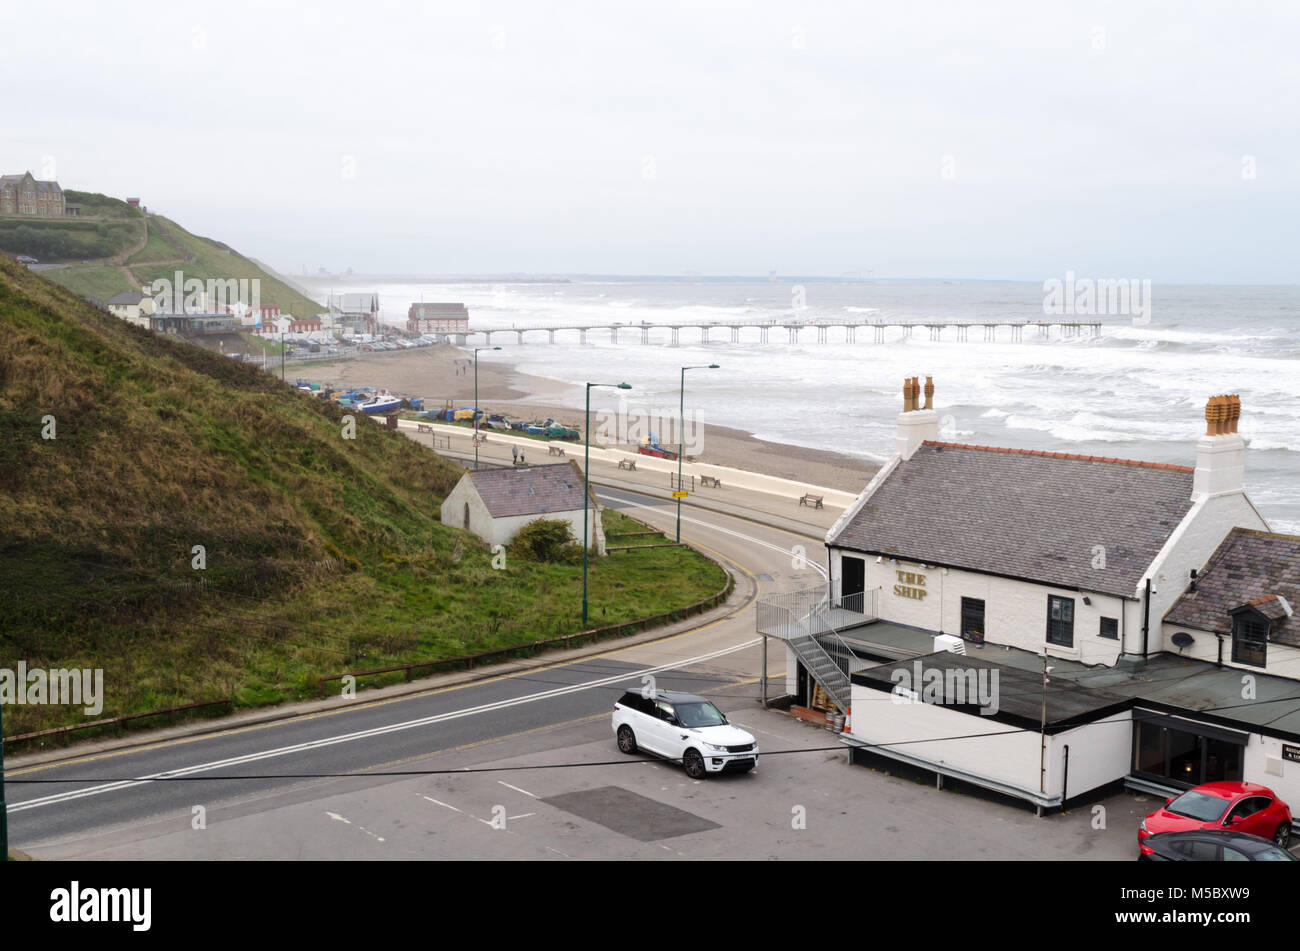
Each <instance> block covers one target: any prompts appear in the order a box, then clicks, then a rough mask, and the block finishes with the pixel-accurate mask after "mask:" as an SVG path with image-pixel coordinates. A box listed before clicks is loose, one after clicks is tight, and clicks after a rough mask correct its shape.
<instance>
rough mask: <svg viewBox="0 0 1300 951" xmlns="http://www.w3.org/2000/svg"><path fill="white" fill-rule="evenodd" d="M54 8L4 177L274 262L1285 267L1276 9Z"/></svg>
mask: <svg viewBox="0 0 1300 951" xmlns="http://www.w3.org/2000/svg"><path fill="white" fill-rule="evenodd" d="M58 11H59V15H58V16H57V17H55V18H53V19H51V18H45V17H42V18H40V19H39V21H24V20H22V19H21V18H20V19H19V20H12V19H10V20H9V21H7V26H6V29H5V30H4V32H3V34H0V82H3V88H5V89H8V90H10V91H11V92H12V91H18V92H19V93H20V94H18V95H13V94H11V95H9V96H6V97H5V104H4V107H3V118H0V172H3V173H11V172H15V171H24V170H28V169H30V170H31V171H32V172H34V173H35V174H36V175H37V177H38V178H41V177H55V178H57V179H58V181H59V182H60V183H61V184H62V185H63V186H64V187H65V188H74V189H80V190H88V191H99V192H104V193H106V194H110V195H114V196H117V197H126V196H139V197H140V198H141V199H142V200H143V202H144V204H145V205H147V206H148V207H149V209H150V210H151V211H156V212H159V213H162V214H165V215H167V216H169V217H171V218H173V219H175V220H176V221H178V222H179V223H180V224H182V225H183V226H185V227H186V228H188V229H189V230H191V231H194V232H196V233H199V234H203V235H206V236H210V237H215V238H218V239H220V240H222V241H225V242H226V243H228V244H230V245H232V246H233V247H235V248H237V249H238V250H240V251H241V252H243V253H244V254H247V255H249V256H252V257H256V258H258V259H259V260H262V261H265V262H266V263H268V264H271V265H273V266H274V267H277V268H278V269H280V270H282V271H284V272H286V273H288V274H301V273H302V269H303V268H304V267H306V268H309V269H310V270H312V271H315V270H316V269H317V268H320V267H324V268H327V269H330V270H336V271H342V270H343V269H346V268H352V269H354V270H355V271H356V272H358V273H369V274H503V273H531V274H559V273H587V274H664V275H676V274H684V273H699V274H718V275H741V274H746V275H766V274H768V272H769V271H775V272H777V273H778V274H784V275H825V276H842V275H852V276H861V277H876V278H925V277H944V278H983V279H991V280H992V279H1004V280H1028V281H1043V280H1046V279H1048V278H1050V277H1061V276H1063V275H1064V274H1065V272H1066V271H1067V270H1073V271H1074V272H1075V273H1076V274H1080V275H1088V276H1093V277H1097V278H1142V279H1151V280H1155V281H1163V282H1207V283H1271V284H1289V283H1296V282H1297V281H1300V254H1297V242H1296V238H1297V232H1298V231H1300V122H1297V121H1296V120H1297V116H1298V115H1300V56H1297V48H1298V47H1300V42H1298V41H1300V4H1297V3H1295V2H1293V0H1288V2H1277V3H1251V2H1236V3H1226V2H1225V3H1197V2H1184V3H1137V2H1121V3H1055V2H1053V3H1044V2H1024V3H1020V2H988V3H976V2H954V3H938V2H925V0H917V2H908V3H882V2H870V3H863V2H845V3H836V2H815V0H805V2H801V3H763V2H756V3H710V2H696V3H674V2H670V0H667V2H666V0H657V2H655V3H653V4H649V3H638V4H611V3H608V2H605V3H585V2H563V3H559V4H539V3H513V2H500V3H481V4H480V3H440V2H438V3H401V2H385V0H371V2H367V3H347V4H344V3H312V4H305V3H294V4H290V3H275V2H258V3H241V2H226V0H223V2H220V3H216V2H212V3H205V2H195V3H180V2H176V3H173V2H161V3H159V2H152V0H132V2H130V3H116V2H74V0H64V2H61V3H60V4H59V5H58ZM25 22H30V23H36V24H37V25H38V26H39V27H40V28H41V29H40V32H39V33H38V34H34V35H33V34H28V33H27V31H26V30H25V29H24V23H25ZM52 45H53V47H55V49H56V52H54V53H51V47H52Z"/></svg>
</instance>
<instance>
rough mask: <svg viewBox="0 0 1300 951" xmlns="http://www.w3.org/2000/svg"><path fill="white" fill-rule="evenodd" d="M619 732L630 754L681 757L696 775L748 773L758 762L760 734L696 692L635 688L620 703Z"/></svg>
mask: <svg viewBox="0 0 1300 951" xmlns="http://www.w3.org/2000/svg"><path fill="white" fill-rule="evenodd" d="M614 736H615V737H617V738H618V748H619V749H620V750H622V751H623V752H624V753H635V752H637V751H638V750H645V751H646V752H647V753H656V754H658V755H659V756H663V757H666V758H667V759H671V760H676V761H678V762H680V763H681V764H682V767H683V768H684V769H685V770H686V774H687V775H688V776H690V777H691V778H692V779H703V778H704V777H705V776H707V775H708V774H709V773H723V772H728V773H731V772H735V773H747V772H749V771H750V770H751V769H753V768H754V767H755V766H757V765H758V743H757V742H755V740H754V737H753V736H751V735H750V734H748V733H746V732H745V731H744V730H741V729H739V728H737V727H734V726H732V725H731V724H730V723H728V722H727V718H726V717H725V716H723V714H722V711H721V710H719V709H718V708H717V707H715V706H714V705H713V703H712V702H711V701H709V700H706V699H705V698H704V697H697V696H695V694H691V693H676V692H673V691H670V690H656V691H655V692H654V693H653V694H650V693H648V692H646V693H643V692H642V691H639V690H629V691H628V692H627V693H625V694H623V696H622V697H620V698H619V701H618V703H616V704H614Z"/></svg>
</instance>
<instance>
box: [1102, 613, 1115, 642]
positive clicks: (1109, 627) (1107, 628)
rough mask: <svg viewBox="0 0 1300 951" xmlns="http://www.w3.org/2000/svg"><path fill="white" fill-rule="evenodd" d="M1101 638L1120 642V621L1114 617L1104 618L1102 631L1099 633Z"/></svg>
mask: <svg viewBox="0 0 1300 951" xmlns="http://www.w3.org/2000/svg"><path fill="white" fill-rule="evenodd" d="M1097 633H1098V636H1100V637H1109V638H1110V639H1111V640H1115V641H1117V640H1119V621H1118V620H1117V619H1116V618H1113V617H1104V618H1102V619H1101V630H1099V631H1098V632H1097Z"/></svg>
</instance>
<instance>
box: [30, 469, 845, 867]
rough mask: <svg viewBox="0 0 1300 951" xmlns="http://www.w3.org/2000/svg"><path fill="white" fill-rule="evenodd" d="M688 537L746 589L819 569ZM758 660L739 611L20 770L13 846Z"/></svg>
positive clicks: (731, 674) (567, 718) (172, 816)
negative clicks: (457, 678)
mask: <svg viewBox="0 0 1300 951" xmlns="http://www.w3.org/2000/svg"><path fill="white" fill-rule="evenodd" d="M601 496H602V500H603V501H604V502H605V503H606V504H608V505H611V506H614V507H618V508H635V509H636V511H635V514H636V515H637V516H638V517H640V518H643V519H645V520H646V521H649V522H651V523H652V524H655V525H656V527H659V526H664V527H670V526H671V521H672V517H673V514H674V512H675V510H674V509H673V508H672V507H671V506H670V505H668V504H667V503H665V502H663V501H661V500H655V499H652V498H650V497H646V496H640V495H637V494H635V493H633V492H630V491H627V490H608V491H602V492H601ZM683 535H684V537H685V538H686V539H688V540H690V541H692V542H694V543H696V544H698V545H700V546H702V547H704V548H707V549H708V550H710V551H711V552H712V553H714V554H715V556H717V557H720V558H722V559H723V560H726V561H727V562H729V563H731V564H733V565H734V566H735V567H736V570H737V572H738V574H739V575H740V577H741V582H740V588H741V589H742V590H745V589H746V587H748V589H749V590H750V591H751V592H753V591H756V590H757V589H758V588H759V587H760V586H762V587H765V588H766V587H773V588H778V587H781V586H793V585H805V584H809V583H813V582H814V581H816V579H817V578H818V577H819V571H820V570H821V569H820V568H818V567H816V566H808V567H804V568H802V569H795V568H794V567H793V561H794V559H793V558H792V556H791V554H790V546H791V545H793V544H796V543H804V544H807V543H808V542H809V541H810V539H808V538H800V537H799V536H797V535H794V534H792V533H790V532H786V531H781V530H778V529H770V528H765V527H763V526H760V525H756V524H754V523H752V522H748V521H744V520H741V519H736V518H732V517H729V516H725V515H721V514H716V513H694V514H691V515H689V516H684V517H683ZM759 579H764V580H761V581H760V580H759ZM768 579H770V580H768ZM760 658H761V652H760V648H759V646H758V639H757V638H756V637H755V635H754V619H753V609H752V607H747V608H745V609H744V610H741V611H738V612H735V613H734V614H733V615H732V616H730V617H725V618H722V619H720V620H716V621H714V622H712V623H710V624H706V625H703V626H702V627H701V628H700V629H698V630H696V631H693V632H689V633H687V634H683V635H677V636H674V637H672V638H668V639H664V640H660V641H652V642H649V643H645V644H640V645H636V646H633V647H624V648H617V647H615V648H611V649H610V650H608V651H602V652H601V653H600V654H599V655H597V656H592V657H589V658H587V659H584V660H581V661H578V662H573V663H566V664H562V665H557V666H553V667H549V668H543V669H537V670H531V671H528V672H524V673H519V674H510V675H505V676H501V677H497V678H492V679H488V680H484V681H478V682H474V683H471V684H466V685H462V686H457V687H452V688H445V689H437V690H431V691H429V692H427V693H420V694H415V695H410V696H406V697H401V698H394V699H388V700H383V701H378V702H366V701H365V700H364V699H358V701H356V702H355V703H354V704H349V705H347V706H344V707H339V708H335V709H332V710H329V711H326V712H320V713H315V714H312V715H308V716H302V717H297V718H294V719H290V720H287V721H276V722H273V723H267V724H260V725H255V726H249V727H245V728H239V729H232V730H228V731H224V732H220V733H215V734H207V735H200V736H194V737H188V738H184V739H177V740H169V741H165V742H160V743H159V744H157V745H154V746H147V747H143V748H135V749H128V750H121V751H115V752H108V753H102V754H98V755H93V756H86V757H80V758H76V759H73V760H69V761H63V762H59V763H57V764H50V765H45V766H33V767H27V768H23V767H22V766H18V767H17V768H14V769H11V770H10V771H9V774H8V779H9V784H8V792H7V795H8V800H9V825H10V836H11V841H12V842H13V843H14V844H15V845H17V846H18V847H20V848H24V849H26V850H28V851H30V852H31V853H32V854H34V855H37V856H43V855H51V856H53V855H75V854H80V852H79V849H80V846H79V845H78V844H77V843H79V842H81V841H83V840H84V839H85V837H86V836H88V835H96V834H98V833H101V832H102V831H103V830H104V829H105V827H106V826H116V827H120V826H123V825H126V826H130V825H132V824H138V823H141V822H148V821H150V820H156V819H157V818H158V817H161V816H167V817H169V821H182V822H183V823H184V824H185V825H186V827H187V828H188V826H189V823H190V822H191V816H192V815H193V814H194V807H195V806H203V807H204V809H205V810H206V809H207V808H208V807H210V806H220V805H221V804H230V803H235V802H239V801H246V800H248V799H249V798H250V797H253V798H256V799H257V800H258V801H265V800H266V797H268V796H269V797H271V800H274V799H275V798H276V797H277V796H290V797H301V796H307V797H308V798H310V797H311V796H312V795H313V792H312V789H313V788H314V786H315V785H316V784H319V783H321V782H328V781H329V780H327V779H318V778H315V777H327V776H328V777H334V776H340V775H348V774H354V773H362V772H364V771H366V770H373V769H374V768H375V767H377V766H379V765H381V764H392V763H404V762H411V761H414V760H418V759H420V758H421V757H425V756H428V755H430V754H434V753H438V752H442V751H451V750H463V749H466V748H469V747H472V746H474V745H477V744H482V743H484V742H487V741H490V740H494V739H499V738H502V737H506V736H518V735H521V734H534V733H537V732H538V731H545V730H546V729H547V728H550V727H553V726H556V725H558V724H564V723H569V722H572V721H574V720H581V719H582V718H584V717H591V716H594V715H597V714H601V715H607V714H608V711H609V710H610V708H611V707H612V705H613V700H614V699H616V698H617V697H618V696H619V695H620V694H621V693H622V691H624V690H626V689H628V688H629V687H637V686H640V684H641V682H642V681H641V677H642V676H643V675H646V674H653V675H654V676H655V677H656V681H657V686H659V687H664V688H668V689H680V690H692V691H694V692H710V691H712V690H715V689H718V688H721V687H723V686H725V685H728V684H735V683H738V682H744V681H748V682H750V684H751V687H750V689H749V697H753V696H756V695H757V688H756V687H754V686H752V684H753V681H754V678H756V676H757V674H758V668H759V666H760ZM783 662H784V658H783V657H777V658H774V660H773V663H774V664H777V665H780V664H783ZM354 781H355V780H354ZM369 781H371V782H375V781H379V782H384V781H387V779H377V778H374V779H371V780H369ZM117 836H118V834H117V833H110V838H114V839H115V838H117ZM47 848H52V851H46V849H47ZM176 857H184V856H183V853H182V854H181V855H177V856H176Z"/></svg>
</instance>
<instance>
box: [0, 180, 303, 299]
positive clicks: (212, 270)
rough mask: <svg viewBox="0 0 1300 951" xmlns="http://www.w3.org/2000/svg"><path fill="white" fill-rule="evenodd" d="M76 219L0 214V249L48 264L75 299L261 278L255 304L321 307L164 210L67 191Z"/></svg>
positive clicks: (53, 277)
mask: <svg viewBox="0 0 1300 951" xmlns="http://www.w3.org/2000/svg"><path fill="white" fill-rule="evenodd" d="M64 195H65V197H66V198H67V201H68V203H69V204H79V205H80V206H81V217H80V218H54V219H48V218H47V219H36V218H0V251H7V252H8V253H9V254H11V255H17V254H27V255H31V256H32V257H34V258H36V259H37V260H38V261H41V262H43V263H47V264H65V265H67V266H65V267H60V268H57V269H52V270H48V271H45V272H44V274H45V276H46V277H48V278H49V279H50V280H52V281H55V282H56V283H59V284H62V285H63V286H64V287H66V288H68V290H70V291H72V292H73V293H74V294H77V295H78V296H80V297H93V298H95V299H97V300H101V301H106V300H108V299H109V298H110V297H112V296H113V295H114V294H117V293H120V292H122V291H138V290H140V289H141V288H142V287H145V286H147V285H150V284H152V282H153V281H154V280H156V279H159V278H165V279H167V280H168V281H174V280H175V274H176V271H177V270H180V271H182V272H183V273H184V276H185V277H186V278H187V279H188V278H198V279H199V280H201V281H203V282H205V283H206V282H207V281H208V280H209V279H211V280H223V281H224V280H230V279H234V280H242V279H248V280H254V279H256V280H258V281H260V282H261V297H260V301H261V303H262V304H263V305H265V306H268V307H279V308H280V310H281V311H282V312H283V313H286V314H293V315H295V316H298V317H310V316H311V315H313V314H317V313H320V312H321V310H323V307H322V305H321V304H319V303H317V302H316V301H314V300H312V299H311V298H309V297H307V296H305V295H303V294H302V293H300V292H299V291H298V290H296V289H294V288H292V287H290V286H289V285H288V284H286V283H284V282H283V281H282V280H280V279H279V278H278V277H276V276H275V275H272V274H270V273H268V272H267V271H266V270H264V269H263V268H262V267H260V266H259V265H257V264H256V263H255V262H253V261H251V260H249V259H248V258H246V257H244V256H243V255H242V254H240V253H239V252H238V251H236V250H234V249H233V248H231V247H230V246H229V245H226V244H224V243H222V242H220V241H217V240H214V239H212V238H203V237H199V236H198V235H194V234H191V233H190V232H188V231H186V230H185V229H184V228H182V227H181V226H180V225H178V224H177V223H176V222H174V221H171V220H170V219H168V218H164V217H162V216H161V215H146V214H144V213H142V212H141V211H140V209H138V208H133V207H131V206H130V205H128V204H127V203H126V202H124V201H121V200H120V199H117V198H110V197H109V196H107V195H100V194H96V193H94V192H79V191H65V192H64Z"/></svg>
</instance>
